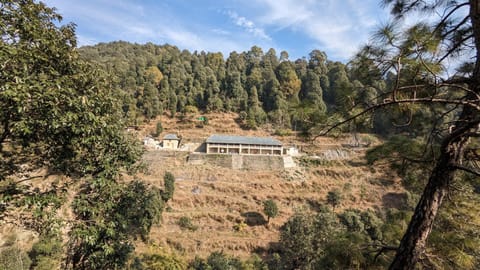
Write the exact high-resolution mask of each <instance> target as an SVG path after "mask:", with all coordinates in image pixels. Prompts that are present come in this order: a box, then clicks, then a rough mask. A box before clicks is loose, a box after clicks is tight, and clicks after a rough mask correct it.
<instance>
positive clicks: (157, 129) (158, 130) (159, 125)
mask: <svg viewBox="0 0 480 270" xmlns="http://www.w3.org/2000/svg"><path fill="white" fill-rule="evenodd" d="M162 132H163V126H162V122H160V121H158V122H157V126H156V127H155V132H154V133H153V134H152V136H153V137H158V136H160V134H162Z"/></svg>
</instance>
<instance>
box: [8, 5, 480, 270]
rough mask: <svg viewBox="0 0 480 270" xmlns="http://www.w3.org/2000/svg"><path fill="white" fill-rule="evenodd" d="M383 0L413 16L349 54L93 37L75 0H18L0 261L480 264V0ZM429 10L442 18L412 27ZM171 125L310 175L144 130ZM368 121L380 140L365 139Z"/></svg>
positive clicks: (190, 265) (11, 42)
mask: <svg viewBox="0 0 480 270" xmlns="http://www.w3.org/2000/svg"><path fill="white" fill-rule="evenodd" d="M383 3H384V4H385V5H386V6H388V7H390V8H391V11H392V15H393V20H394V22H395V23H391V24H390V23H388V24H386V25H384V26H382V27H380V28H379V30H378V31H377V32H376V33H375V34H374V36H373V42H372V43H371V44H367V45H365V46H364V47H363V48H362V49H361V50H359V52H358V53H357V54H356V55H355V56H354V57H353V58H352V59H351V60H350V61H349V62H348V63H340V62H333V61H329V60H328V57H327V55H326V54H325V53H323V52H322V51H321V50H313V51H312V52H310V53H309V55H308V57H307V58H302V59H297V60H291V59H289V57H288V52H285V51H282V52H280V53H279V54H277V52H275V50H273V49H269V50H268V51H266V52H264V49H262V48H260V47H257V46H253V47H252V48H251V49H250V50H249V51H246V52H231V53H230V55H228V56H225V55H222V54H221V53H215V52H189V51H187V50H183V51H180V50H179V49H178V48H177V47H175V46H171V45H155V44H152V43H147V44H144V45H139V44H132V43H128V42H123V41H117V42H111V43H101V44H97V45H95V46H87V47H81V48H78V47H77V38H76V34H75V25H74V24H65V25H62V23H61V20H62V18H61V16H60V15H59V14H58V13H57V12H56V10H55V9H53V8H50V7H47V6H46V5H45V4H43V3H41V2H37V1H34V0H19V1H17V0H0V15H1V16H0V35H1V39H0V67H1V69H0V108H1V110H0V232H1V234H0V269H242V270H243V269H262V270H263V269H383V268H386V267H390V269H417V268H422V269H472V270H473V269H479V268H480V250H479V248H478V247H479V246H480V218H479V217H478V213H479V211H480V196H479V194H480V153H479V149H480V140H479V138H480V113H479V112H480V8H479V7H480V1H478V0H470V1H468V2H464V3H460V2H457V1H418V0H384V1H383ZM412 12H419V13H420V14H426V15H428V16H431V15H432V14H436V15H435V16H433V17H431V20H430V21H427V22H418V23H417V24H413V25H411V26H408V27H407V26H402V27H399V26H398V24H397V23H398V22H399V21H400V20H401V19H403V18H404V17H405V16H408V15H410V14H411V13H412ZM436 16H438V17H436ZM417 19H418V17H414V21H415V20H417ZM452 59H453V60H456V61H463V63H461V64H459V65H458V66H457V68H456V69H455V70H453V69H452V70H450V69H449V67H448V64H449V63H448V61H449V60H452ZM452 62H455V61H452ZM450 74H453V75H450ZM187 115H188V116H189V117H191V116H192V115H194V116H195V117H197V116H206V115H207V116H208V117H210V118H211V124H210V125H208V124H207V123H204V125H206V126H204V125H199V126H197V125H195V124H193V123H192V122H193V121H189V120H188V119H186V118H188V117H186V116H187ZM162 122H163V124H164V126H165V129H166V130H167V131H174V130H176V131H181V130H182V129H183V131H184V133H185V134H193V135H192V137H193V136H195V135H194V134H197V137H195V138H190V139H192V141H196V142H199V141H202V140H203V139H204V138H205V137H206V136H208V135H209V134H210V133H214V132H215V133H217V132H225V133H229V132H231V133H242V134H244V133H245V134H246V133H247V132H248V133H249V134H253V135H256V136H267V135H268V136H277V137H278V138H281V139H282V140H283V139H285V140H288V141H289V143H292V144H297V145H301V146H302V147H304V148H303V150H304V152H303V154H304V155H303V156H301V157H295V161H296V162H297V163H298V167H297V168H294V170H293V171H287V170H285V171H283V170H282V171H277V170H272V171H265V172H263V171H262V172H252V171H249V170H234V169H231V168H229V169H226V168H220V167H216V166H214V165H211V164H200V165H199V164H197V165H198V166H194V165H192V164H188V163H187V161H188V160H187V153H179V152H177V151H172V152H169V151H167V150H165V151H160V150H158V151H150V152H148V153H147V154H145V151H144V150H145V149H142V148H141V147H140V145H139V140H138V137H139V136H140V134H136V135H137V136H135V135H132V134H131V133H128V132H126V127H127V126H128V125H136V126H138V129H140V131H139V132H140V133H141V135H144V134H149V133H152V132H150V131H151V129H153V128H152V127H153V126H157V127H159V128H157V133H158V134H157V135H160V133H161V129H162V125H161V124H162ZM159 130H160V131H159ZM358 132H363V133H366V134H361V135H362V136H354V137H355V138H357V137H363V138H367V139H370V142H371V143H365V144H363V145H360V144H358V141H357V143H356V144H355V143H350V142H347V140H349V139H350V138H351V137H352V136H351V134H350V133H353V134H354V135H357V133H358ZM198 134H200V135H198ZM327 136H328V137H327ZM186 140H187V138H185V141H186ZM324 143H325V144H329V145H328V146H329V147H334V148H332V149H329V150H330V151H334V152H336V153H347V154H346V155H347V157H344V158H341V159H337V160H331V159H327V158H322V154H323V152H322V151H323V150H324V146H325V145H322V144H324ZM348 155H349V157H348ZM292 160H293V157H292ZM190 165H191V166H192V168H191V169H190V170H187V169H185V167H186V166H190ZM249 179H253V180H252V181H246V180H249ZM176 181H177V182H176ZM182 181H183V182H182ZM175 190H177V191H175ZM202 192H203V193H202ZM197 205H199V206H201V207H197ZM415 205H417V206H415ZM199 209H203V211H204V212H201V211H200V212H198V211H199ZM212 209H216V210H217V213H210V211H211V210H212ZM262 210H263V214H264V215H263V214H262V213H260V212H262ZM164 211H165V212H167V214H165V213H163V212H164ZM257 211H260V212H257ZM162 216H165V217H166V218H165V220H164V221H165V223H162ZM252 216H253V221H254V222H252ZM265 217H267V218H265ZM197 222H198V223H197ZM197 224H202V225H205V226H204V227H202V228H200V229H199V228H198V226H197ZM259 227H261V228H259ZM213 228H219V230H223V232H222V233H220V234H219V238H215V239H214V240H212V239H211V237H208V235H207V236H205V235H203V234H204V233H207V234H208V233H212V232H213V233H215V234H217V231H216V230H213ZM196 230H200V231H199V232H198V233H195V231H196ZM172 232H174V233H172ZM169 233H172V234H171V235H173V236H171V237H169V236H168V234H169ZM200 234H202V237H203V238H194V237H198V236H199V235H200ZM152 235H153V236H155V237H157V238H156V239H152V238H153V237H152ZM259 235H268V236H270V237H271V238H269V237H265V238H261V237H259ZM222 237H224V238H222ZM240 238H241V241H239V242H242V241H243V242H242V243H241V245H231V246H230V249H229V250H228V251H232V253H234V252H235V250H236V249H238V248H242V252H245V253H248V255H252V257H251V258H249V259H247V260H244V259H245V257H242V258H236V257H234V254H231V253H230V254H229V253H224V252H223V249H220V248H221V247H222V246H219V245H217V244H219V243H227V244H230V243H229V240H231V239H234V240H236V241H237V240H238V239H240ZM182 239H183V241H185V242H184V243H183V244H182V243H181V242H180V241H182ZM199 239H202V240H203V241H205V242H206V243H204V245H203V248H208V250H207V252H210V253H209V255H208V256H203V257H196V256H194V255H196V254H193V255H192V254H186V253H187V252H190V251H196V250H201V251H202V252H203V253H202V255H206V253H205V250H202V243H201V241H200V240H199ZM246 239H250V240H252V241H253V242H249V241H247V240H246ZM272 239H273V240H272ZM209 240H210V241H209ZM217 240H218V241H217ZM427 240H428V241H427ZM252 243H254V244H252ZM162 244H164V245H162ZM237 244H238V243H237ZM138 247H141V248H138ZM185 247H187V248H189V249H186V248H185ZM137 248H138V249H137ZM210 248H211V250H210ZM187 258H188V260H189V261H188V262H187ZM242 260H243V261H242Z"/></svg>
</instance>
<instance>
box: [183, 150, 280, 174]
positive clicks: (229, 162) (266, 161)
mask: <svg viewBox="0 0 480 270" xmlns="http://www.w3.org/2000/svg"><path fill="white" fill-rule="evenodd" d="M188 164H192V165H195V164H197V165H198V164H209V165H215V166H220V167H225V168H231V169H246V170H283V169H284V168H285V167H284V162H283V157H282V156H264V155H258V156H257V155H222V154H204V153H191V154H190V155H189V156H188Z"/></svg>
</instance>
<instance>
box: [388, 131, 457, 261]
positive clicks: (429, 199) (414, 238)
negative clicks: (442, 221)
mask: <svg viewBox="0 0 480 270" xmlns="http://www.w3.org/2000/svg"><path fill="white" fill-rule="evenodd" d="M450 137H451V136H450ZM465 145H466V141H465V140H464V139H463V136H460V137H457V138H456V140H453V141H447V142H446V143H445V144H444V145H443V146H442V153H441V156H440V157H439V160H438V161H437V164H436V166H435V168H434V169H433V171H432V174H431V175H430V178H429V180H428V184H427V186H426V187H425V189H424V191H423V194H422V197H421V198H420V201H419V202H418V205H417V207H416V208H415V212H414V214H413V216H412V220H411V221H410V224H409V225H408V229H407V231H406V232H405V235H404V236H403V239H402V241H401V243H400V247H399V249H398V251H397V254H396V256H395V259H394V261H393V262H392V264H391V265H390V269H414V267H415V264H416V263H417V261H418V259H419V258H420V256H421V255H422V253H423V251H424V250H425V245H426V240H427V237H428V235H429V234H430V231H431V230H432V227H433V221H434V219H435V216H436V215H437V212H438V210H439V208H440V205H441V204H442V200H443V198H445V196H446V195H447V193H448V185H449V183H450V182H451V181H452V180H453V178H454V173H455V168H454V167H453V165H454V164H456V163H457V162H458V161H459V160H460V159H461V155H462V149H463V147H464V146H465Z"/></svg>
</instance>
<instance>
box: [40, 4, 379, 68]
mask: <svg viewBox="0 0 480 270" xmlns="http://www.w3.org/2000/svg"><path fill="white" fill-rule="evenodd" d="M42 1H43V2H44V3H46V4H47V5H48V6H51V7H56V8H57V11H58V13H60V14H61V15H62V16H63V22H62V23H68V22H73V23H75V24H76V25H77V28H76V33H77V38H78V44H79V46H83V45H94V44H96V43H99V42H110V41H117V40H124V41H129V42H136V43H140V44H144V43H147V42H152V43H154V44H159V45H162V44H166V43H168V44H171V45H175V46H177V47H178V48H180V49H188V50H189V51H191V52H193V51H195V50H197V51H202V50H204V51H209V52H222V53H223V55H224V57H228V55H229V54H230V52H232V51H237V52H242V51H248V50H249V49H250V48H251V47H252V46H254V45H256V46H259V47H261V48H262V49H263V51H264V52H266V51H267V50H268V49H269V48H273V49H275V50H276V52H277V54H278V55H279V54H280V52H281V51H287V52H288V54H289V58H290V60H295V59H297V58H301V57H308V54H309V53H310V52H311V51H312V50H314V49H318V50H321V51H324V52H326V54H327V57H328V59H330V60H334V61H342V62H346V61H348V60H350V59H351V58H352V57H353V55H354V54H355V52H356V51H357V50H358V49H359V48H360V46H361V45H363V44H365V43H367V42H368V40H369V37H370V36H371V35H372V32H373V31H374V30H375V29H376V27H378V25H380V24H382V23H385V22H386V21H387V18H388V12H387V10H385V9H383V8H382V7H381V6H380V4H379V2H380V1H379V0H216V1H215V0H137V1H135V0H81V1H80V0H42Z"/></svg>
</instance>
